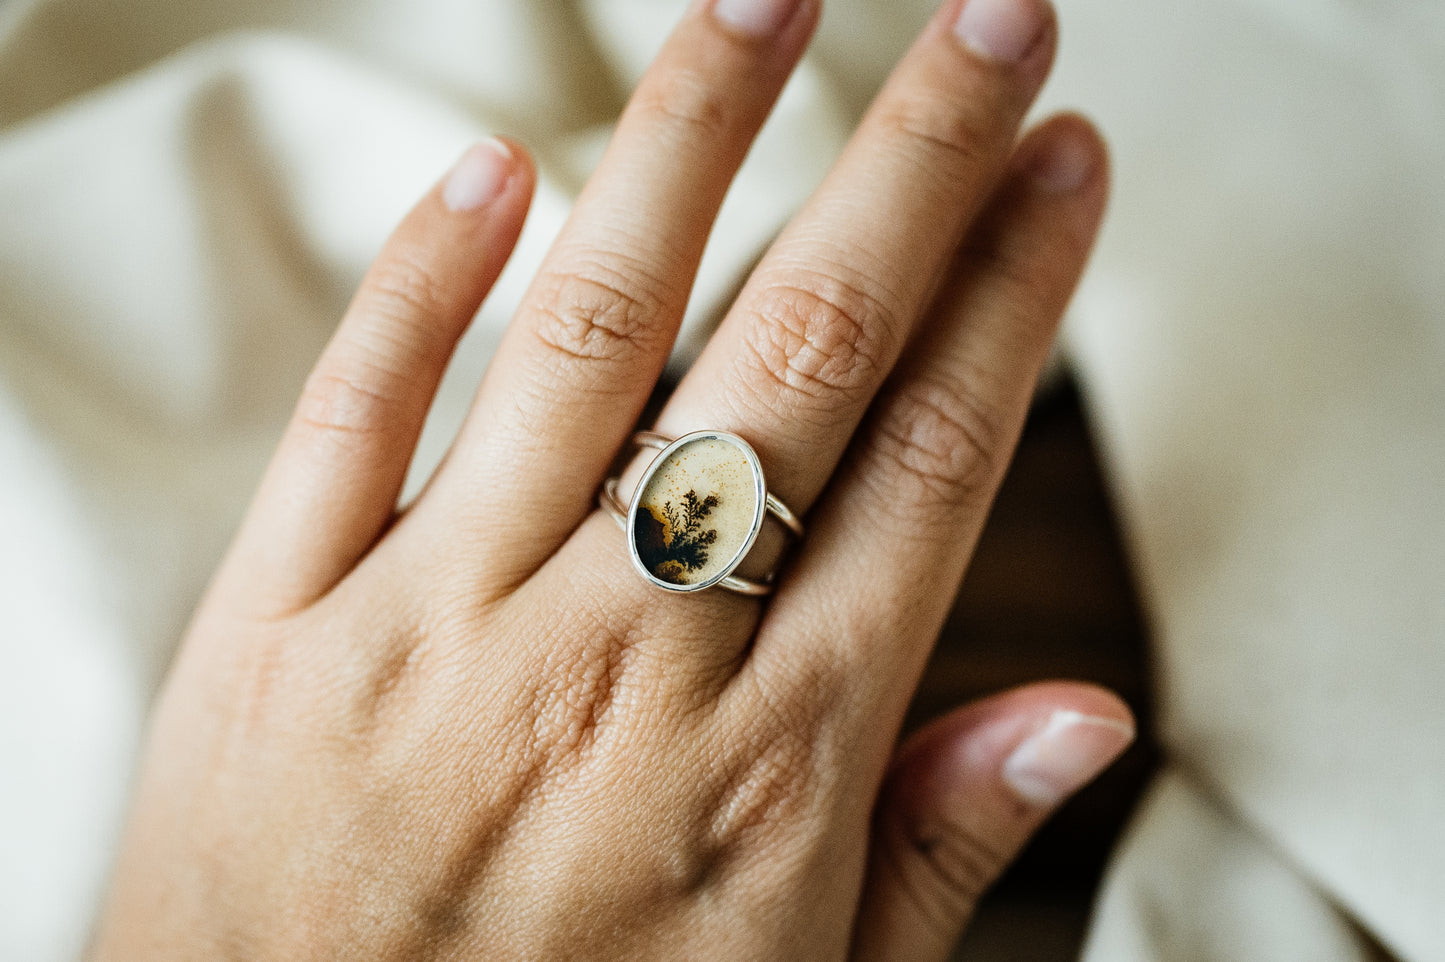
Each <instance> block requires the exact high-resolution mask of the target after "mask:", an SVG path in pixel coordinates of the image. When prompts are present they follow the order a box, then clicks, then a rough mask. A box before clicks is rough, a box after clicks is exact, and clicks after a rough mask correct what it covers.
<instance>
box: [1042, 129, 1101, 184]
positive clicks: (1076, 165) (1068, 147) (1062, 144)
mask: <svg viewBox="0 0 1445 962" xmlns="http://www.w3.org/2000/svg"><path fill="white" fill-rule="evenodd" d="M1028 166H1029V175H1030V176H1031V177H1032V178H1033V181H1034V183H1035V184H1037V185H1039V186H1040V187H1042V188H1043V189H1045V190H1047V191H1051V192H1052V193H1056V194H1067V193H1071V192H1073V191H1076V190H1078V189H1079V188H1080V187H1082V186H1084V182H1085V181H1087V180H1088V179H1089V175H1090V174H1092V173H1093V171H1094V151H1093V150H1091V149H1090V147H1089V145H1088V144H1086V143H1085V142H1084V140H1083V138H1082V137H1081V136H1080V135H1079V134H1078V133H1077V132H1075V131H1072V130H1061V131H1058V132H1056V133H1055V135H1054V136H1053V137H1050V138H1049V139H1048V141H1047V142H1046V143H1044V144H1042V145H1040V147H1039V149H1038V150H1037V151H1036V152H1035V153H1034V155H1033V156H1032V157H1030V158H1029V160H1028Z"/></svg>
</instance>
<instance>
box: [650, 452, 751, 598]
mask: <svg viewBox="0 0 1445 962" xmlns="http://www.w3.org/2000/svg"><path fill="white" fill-rule="evenodd" d="M765 498H766V491H765V488H764V486H763V472H762V467H761V465H759V463H758V457H757V455H756V454H754V453H753V449H752V448H751V447H749V446H748V444H747V442H746V441H744V440H743V439H742V438H738V437H734V436H733V435H730V434H724V433H714V432H707V433H699V434H690V435H688V436H686V437H683V438H679V439H678V440H677V441H674V442H673V443H672V444H671V445H669V446H668V447H667V448H666V449H665V450H664V451H663V452H662V453H661V454H660V455H658V457H657V459H656V460H655V461H654V462H653V463H652V465H651V466H650V467H649V468H648V469H647V473H646V474H644V475H643V477H642V480H641V481H640V482H639V483H638V496H637V499H636V503H635V504H634V505H633V506H632V512H631V518H630V522H631V540H632V548H633V560H634V561H636V562H637V563H638V565H640V566H641V568H642V569H643V571H645V572H646V573H647V574H648V576H649V577H651V578H652V579H653V580H655V581H657V582H658V583H660V584H662V585H663V586H664V587H669V588H672V589H674V590H682V591H688V590H697V589H699V588H706V587H708V586H709V585H713V584H716V583H717V582H718V581H720V580H722V579H723V578H724V577H726V576H727V575H728V574H730V573H731V572H732V570H733V569H734V568H736V567H737V565H738V562H740V561H742V559H743V557H744V556H745V555H746V554H747V552H748V549H749V548H751V547H752V545H753V541H754V540H755V539H756V538H757V534H758V530H759V529H760V528H761V527H762V524H763V510H764V507H765V504H764V499H765Z"/></svg>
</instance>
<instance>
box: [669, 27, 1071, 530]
mask: <svg viewBox="0 0 1445 962" xmlns="http://www.w3.org/2000/svg"><path fill="white" fill-rule="evenodd" d="M1054 41H1055V27H1054V19H1053V14H1052V10H1051V9H1050V7H1049V6H1048V4H1047V2H1046V0H966V2H964V0H950V2H948V3H946V4H945V5H944V7H943V9H942V10H941V11H940V12H939V14H938V16H936V17H935V18H934V19H933V21H932V22H931V23H930V24H929V25H928V27H927V28H926V29H925V30H924V32H923V35H922V36H921V37H920V38H919V40H918V42H917V43H916V44H915V45H914V47H913V48H912V50H910V51H909V53H908V54H907V55H906V56H905V57H904V59H903V61H902V62H901V63H900V64H899V65H898V67H897V68H896V69H895V70H894V72H893V75H892V76H891V77H890V79H889V81H888V83H887V84H886V86H885V87H884V89H883V90H882V92H881V93H880V94H879V96H878V98H877V100H876V101H875V102H874V104H873V106H872V108H871V109H870V110H869V112H868V114H867V116H866V117H865V118H864V120H863V123H862V124H861V126H860V127H859V129H858V132H857V133H856V134H855V135H854V137H853V139H852V141H851V143H850V144H849V146H848V148H847V149H846V150H845V151H844V153H843V155H842V157H841V158H840V159H839V161H838V163H837V164H836V165H835V167H834V168H833V170H832V172H831V173H830V174H829V175H828V178H827V180H825V182H824V184H823V186H822V187H821V188H820V189H819V191H818V193H817V194H815V195H814V197H813V198H812V200H810V201H809V203H808V205H807V207H806V208H805V209H804V210H803V212H802V213H800V214H799V216H798V217H797V218H796V219H795V220H794V221H793V222H792V224H790V225H789V227H788V229H787V230H786V231H785V232H784V233H783V235H782V236H781V237H780V238H779V240H778V242H777V243H776V244H775V245H774V246H773V248H772V249H771V250H770V251H769V252H768V254H767V256H766V257H765V258H764V259H763V261H762V263H761V264H760V265H759V267H758V269H757V270H756V272H755V273H754V274H753V276H752V278H751V279H750V280H749V282H748V285H747V287H746V289H745V290H744V292H743V294H742V296H741V297H740V298H739V299H738V302H737V303H736V304H735V306H734V308H733V309H732V311H730V312H729V315H728V317H727V318H726V319H725V320H724V322H723V324H722V325H721V326H720V328H719V330H718V332H717V334H716V335H715V336H714V338H713V340H712V341H711V343H709V345H708V347H707V348H706V350H705V351H704V352H703V354H702V356H701V357H700V358H699V359H698V361H697V363H696V364H695V365H694V366H693V368H692V370H691V371H690V372H689V373H688V376H687V377H686V378H685V379H684V380H683V382H682V384H680V385H679V386H678V389H677V391H676V392H675V393H674V395H673V397H672V399H671V401H670V402H669V403H668V405H667V407H666V408H665V409H664V411H663V413H662V416H661V419H660V421H659V424H658V429H659V430H660V431H661V432H663V433H666V434H671V435H674V436H677V435H682V434H686V433H688V432H691V431H696V430H699V429H704V428H706V429H717V430H727V431H734V432H736V433H738V434H740V435H742V436H743V437H745V438H746V439H747V440H748V441H749V442H751V443H752V445H753V446H754V448H756V450H757V452H758V454H759V456H760V458H761V460H762V463H763V464H764V465H765V466H766V467H767V470H768V486H769V488H770V489H771V490H772V491H773V492H774V493H775V494H777V495H778V496H779V497H780V498H782V499H783V500H784V501H786V502H787V503H788V504H789V505H790V506H791V507H792V508H793V509H794V510H795V511H799V512H802V511H806V510H807V509H808V507H809V506H810V505H811V504H812V502H813V500H814V499H815V498H816V497H817V495H818V493H819V492H820V491H821V490H822V488H823V486H824V484H825V483H826V482H827V479H828V477H829V476H830V475H831V474H832V472H833V469H834V467H835V466H836V464H837V462H838V459H839V458H840V457H841V455H842V453H843V451H844V449H845V448H846V447H847V444H848V441H849V439H850V438H851V436H852V434H853V431H854V430H855V428H856V427H857V425H858V423H859V421H860V419H861V418H862V416H863V414H864V412H865V411H866V410H867V408H868V405H869V404H870V403H871V401H872V399H873V396H874V394H875V393H876V391H877V390H878V388H879V386H880V385H881V384H882V382H883V380H884V378H885V377H886V375H887V374H888V371H889V370H890V369H891V368H892V366H893V364H894V362H895V361H896V360H897V358H898V356H899V353H900V352H901V351H902V349H903V346H904V344H905V342H906V341H907V340H908V338H909V336H910V333H911V331H912V328H913V325H914V323H915V322H916V320H917V319H918V318H919V317H920V316H921V315H922V314H923V311H924V309H925V308H926V306H927V305H928V303H929V302H930V301H931V300H932V298H933V296H934V294H935V292H936V290H937V288H938V286H939V283H940V281H941V279H942V276H943V274H944V272H945V270H946V269H947V267H948V265H949V264H950V262H951V260H952V257H953V254H954V252H955V250H956V248H957V247H958V245H959V243H960V241H961V239H962V237H963V235H964V232H965V230H966V228H967V227H968V226H969V224H970V223H971V222H972V221H973V219H974V217H975V216H976V215H977V213H978V212H979V210H980V209H981V208H982V206H983V204H984V202H985V201H986V200H987V198H988V196H989V194H990V193H991V191H992V189H993V187H994V185H995V184H996V183H997V181H998V179H999V177H1000V174H1001V172H1002V170H1003V168H1004V166H1005V163H1006V162H1007V160H1008V158H1009V156H1010V154H1011V153H1012V150H1013V146H1014V142H1015V139H1016V136H1017V132H1018V127H1019V124H1020V123H1021V121H1022V119H1023V116H1024V114H1025V112H1026V111H1027V109H1028V106H1029V104H1030V103H1031V102H1032V100H1033V98H1034V96H1035V94H1036V93H1037V92H1038V89H1039V87H1040V86H1041V85H1042V83H1043V80H1044V77H1045V76H1046V75H1047V73H1048V69H1049V65H1050V63H1051V61H1052V58H1053V50H1054Z"/></svg>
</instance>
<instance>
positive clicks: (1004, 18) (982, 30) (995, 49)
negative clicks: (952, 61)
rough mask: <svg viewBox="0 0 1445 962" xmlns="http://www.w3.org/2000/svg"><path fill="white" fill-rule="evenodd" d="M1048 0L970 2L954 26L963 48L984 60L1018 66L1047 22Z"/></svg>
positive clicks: (972, 0) (983, 0)
mask: <svg viewBox="0 0 1445 962" xmlns="http://www.w3.org/2000/svg"><path fill="white" fill-rule="evenodd" d="M1044 4H1045V0H967V2H966V3H965V4H964V5H963V11H962V12H961V13H960V14H959V15H958V20H957V22H955V23H954V25H953V32H954V33H956V34H957V35H958V38H959V39H960V40H962V41H963V45H964V46H965V47H967V48H968V49H970V50H972V51H973V52H974V53H976V54H978V55H979V56H981V57H986V58H988V59H989V60H997V61H999V62H1000V63H1018V62H1019V61H1020V60H1022V59H1023V58H1024V55H1025V54H1027V53H1028V52H1029V51H1030V50H1032V49H1033V46H1034V44H1035V43H1036V42H1037V41H1038V39H1039V34H1041V33H1042V32H1043V29H1044V24H1045V23H1046V22H1047V20H1048V9H1047V7H1045V5H1044Z"/></svg>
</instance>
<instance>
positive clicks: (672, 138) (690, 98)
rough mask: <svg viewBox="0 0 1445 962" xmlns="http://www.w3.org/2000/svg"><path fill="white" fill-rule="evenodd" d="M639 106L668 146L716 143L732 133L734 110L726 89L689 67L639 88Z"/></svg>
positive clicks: (711, 144)
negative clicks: (730, 107)
mask: <svg viewBox="0 0 1445 962" xmlns="http://www.w3.org/2000/svg"><path fill="white" fill-rule="evenodd" d="M635 106H636V108H637V109H638V110H639V111H641V112H642V113H643V114H644V115H645V116H646V117H647V118H648V119H649V120H650V121H651V123H652V124H653V125H655V127H657V128H659V129H657V130H655V131H654V133H653V136H654V137H657V138H659V139H660V140H661V141H662V143H663V144H664V145H666V146H672V147H676V146H679V145H681V144H694V145H707V146H710V147H711V146H714V145H716V144H718V143H720V142H722V140H723V139H724V138H727V137H728V136H729V133H730V131H731V128H732V113H731V110H730V109H729V102H728V99H727V97H726V96H725V92H724V91H722V90H719V89H718V88H717V87H716V85H714V84H711V83H709V82H708V81H707V79H706V78H705V77H703V76H701V75H699V74H697V73H694V72H692V71H690V70H673V71H669V72H667V73H665V74H664V75H662V76H660V77H657V78H654V79H653V80H651V81H650V82H649V83H646V84H644V85H643V86H642V88H641V89H640V90H638V92H637V94H636V102H635Z"/></svg>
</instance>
